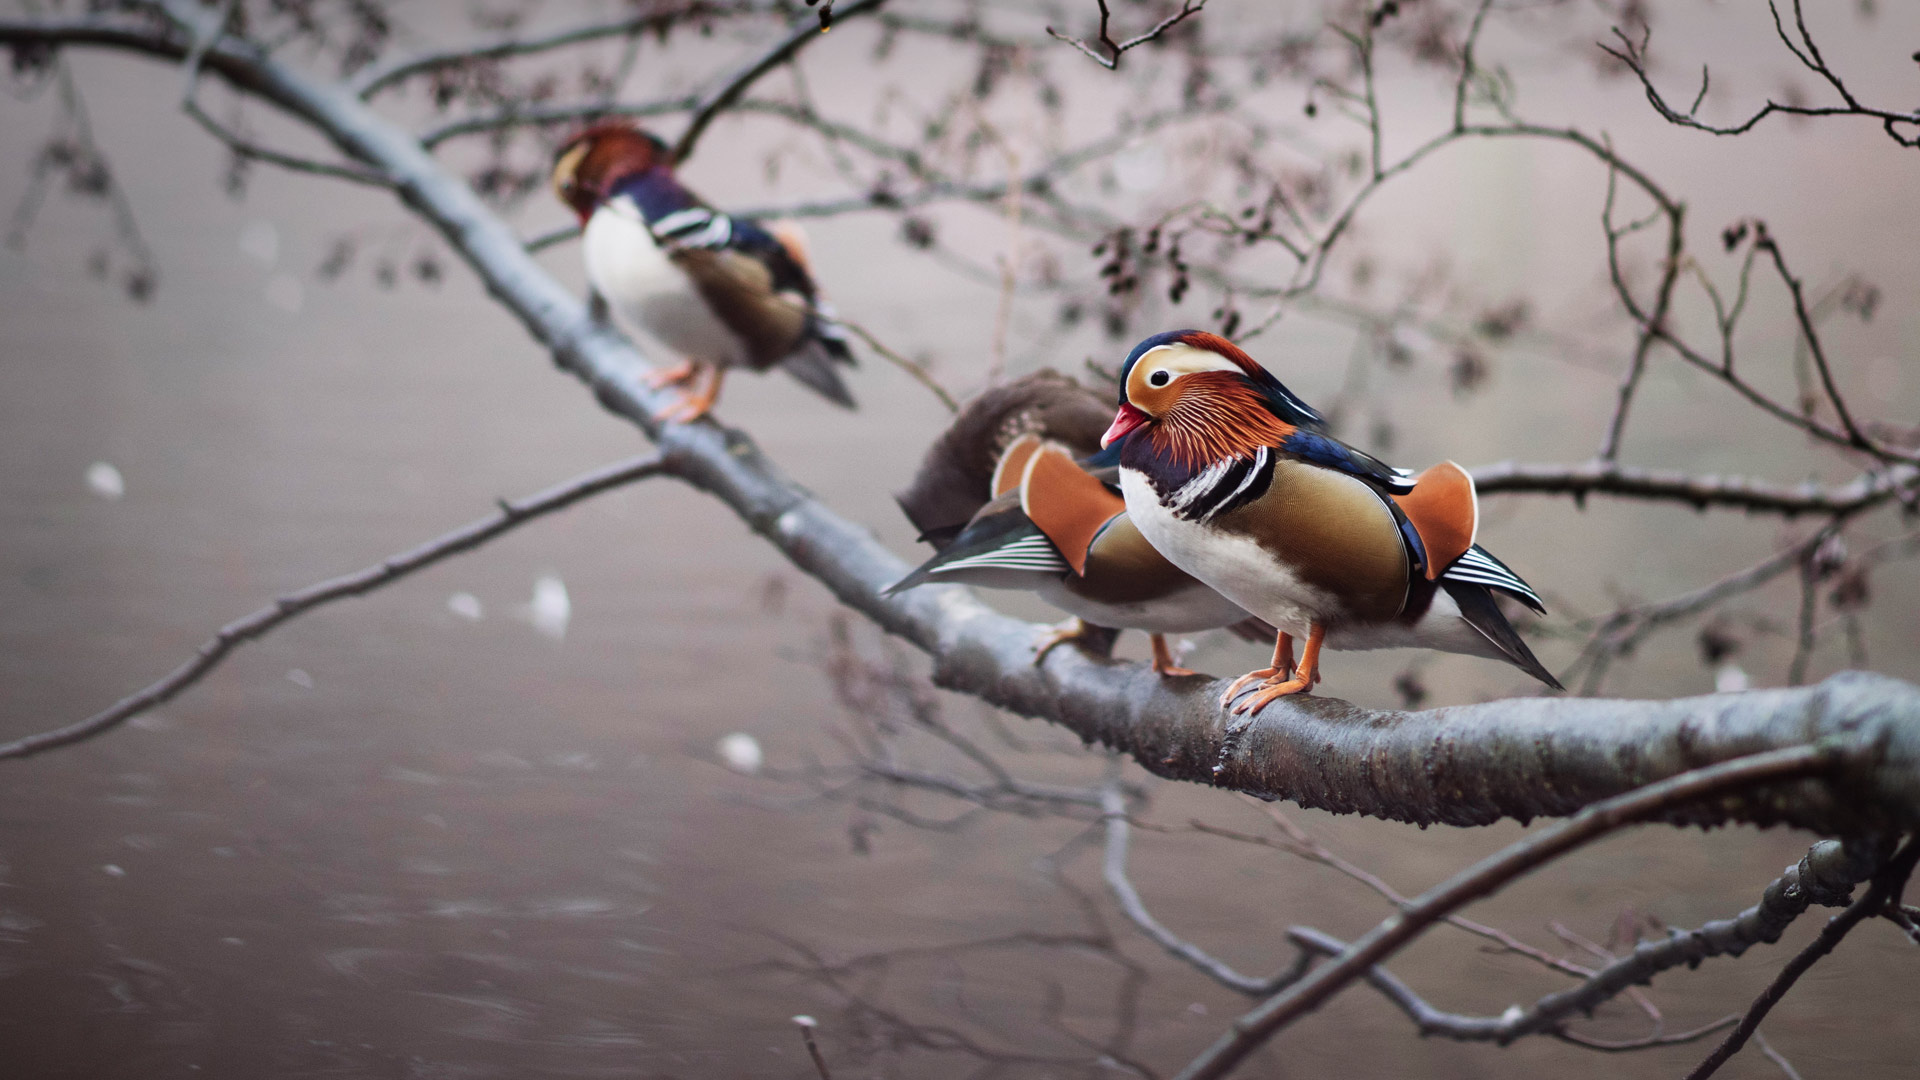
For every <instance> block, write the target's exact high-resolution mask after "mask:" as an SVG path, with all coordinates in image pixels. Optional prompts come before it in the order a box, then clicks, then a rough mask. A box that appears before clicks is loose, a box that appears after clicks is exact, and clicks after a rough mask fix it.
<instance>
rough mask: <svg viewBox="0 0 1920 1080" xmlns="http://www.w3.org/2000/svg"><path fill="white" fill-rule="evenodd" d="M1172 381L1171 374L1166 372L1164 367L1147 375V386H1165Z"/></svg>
mask: <svg viewBox="0 0 1920 1080" xmlns="http://www.w3.org/2000/svg"><path fill="white" fill-rule="evenodd" d="M1172 381H1173V376H1172V375H1169V374H1167V372H1166V369H1165V368H1162V369H1161V370H1159V371H1156V372H1154V373H1153V374H1151V375H1149V376H1147V385H1148V386H1165V385H1167V384H1168V383H1170V382H1172Z"/></svg>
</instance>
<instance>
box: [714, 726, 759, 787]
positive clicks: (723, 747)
mask: <svg viewBox="0 0 1920 1080" xmlns="http://www.w3.org/2000/svg"><path fill="white" fill-rule="evenodd" d="M713 749H714V752H715V753H717V754H719V755H720V760H721V761H722V762H724V763H725V764H726V766H727V768H729V769H732V770H733V771H734V772H737V773H745V774H746V775H748V776H752V775H753V774H754V773H757V772H759V771H760V766H761V765H762V764H763V763H764V762H765V761H766V760H767V756H766V754H765V753H763V752H761V750H760V740H759V739H756V738H754V737H753V736H751V735H749V734H747V733H746V732H744V731H736V732H734V733H733V734H731V735H722V736H720V741H719V742H717V743H714V744H713Z"/></svg>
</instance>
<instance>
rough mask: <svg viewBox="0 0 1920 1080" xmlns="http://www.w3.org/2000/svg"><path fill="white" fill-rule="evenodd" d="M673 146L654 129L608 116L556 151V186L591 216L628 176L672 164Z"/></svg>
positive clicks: (583, 215)
mask: <svg viewBox="0 0 1920 1080" xmlns="http://www.w3.org/2000/svg"><path fill="white" fill-rule="evenodd" d="M672 164H673V151H672V150H671V149H670V148H669V147H668V146H667V144H666V143H665V142H663V141H661V139H660V138H659V137H658V136H656V135H654V134H653V133H652V132H649V131H645V130H642V129H641V128H639V127H636V126H634V125H633V124H630V123H627V122H625V121H621V120H606V121H601V122H600V123H597V124H594V125H592V126H591V127H588V128H585V129H583V130H581V131H580V132H578V133H576V134H575V135H573V136H572V137H571V138H569V139H568V140H567V141H566V142H564V143H561V144H560V148H559V149H558V150H555V151H554V153H553V174H552V181H553V192H554V194H556V195H558V196H559V197H560V201H561V202H563V203H566V204H567V205H568V206H570V207H572V208H573V212H574V213H576V214H578V215H580V220H581V221H585V220H586V219H587V218H589V217H591V216H593V212H594V210H596V209H598V208H599V206H600V204H601V203H602V202H604V201H605V200H606V199H607V197H608V196H609V195H611V194H612V193H613V189H614V188H615V186H617V185H618V184H619V183H620V182H621V181H622V180H625V179H627V178H628V177H630V176H636V175H638V174H640V173H643V172H646V171H647V170H648V169H654V168H664V167H671V166H672Z"/></svg>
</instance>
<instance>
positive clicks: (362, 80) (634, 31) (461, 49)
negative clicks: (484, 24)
mask: <svg viewBox="0 0 1920 1080" xmlns="http://www.w3.org/2000/svg"><path fill="white" fill-rule="evenodd" d="M752 10H754V9H753V8H750V7H748V6H745V5H736V6H733V7H722V6H716V5H714V4H713V3H710V2H707V0H695V2H694V3H690V4H687V5H685V6H683V7H677V8H672V9H669V10H665V11H662V10H659V9H657V8H656V9H652V10H649V11H648V12H646V14H643V15H628V16H626V17H625V18H621V19H614V20H611V21H608V22H599V23H587V24H584V25H581V26H571V27H568V28H566V29H564V30H557V31H554V32H553V33H550V34H543V35H541V36H539V37H528V38H513V37H510V38H504V39H500V40H495V41H486V42H480V43H478V44H473V45H462V46H458V47H456V48H451V49H434V50H431V51H428V52H423V53H418V54H416V55H413V56H404V57H399V58H397V59H394V60H391V61H388V62H387V63H384V64H377V65H370V66H368V67H366V68H363V69H362V70H361V71H360V72H359V73H358V74H357V75H355V76H354V78H353V79H352V80H351V81H350V82H349V83H348V84H347V88H348V90H350V91H351V92H353V93H354V94H357V95H358V96H360V97H361V98H370V97H372V96H373V95H375V94H377V93H379V92H380V91H381V90H384V89H386V88H387V87H389V86H392V85H393V84H395V83H398V82H401V81H404V80H406V79H409V78H412V77H413V76H415V75H422V74H425V73H427V72H430V71H438V70H440V69H442V68H448V67H457V66H459V65H462V64H469V63H472V62H473V61H476V60H504V59H506V58H507V57H511V56H528V55H531V54H534V53H540V52H547V51H550V50H553V49H561V48H565V47H567V46H569V45H579V44H584V43H586V42H589V41H598V40H600V39H601V38H609V37H626V38H638V37H639V36H640V35H641V34H642V33H644V32H646V31H648V30H657V29H661V28H664V27H667V26H671V25H672V24H673V23H674V22H676V21H677V20H679V19H682V18H685V17H687V16H689V15H696V14H697V15H703V16H711V15H725V14H745V13H748V12H750V11H752Z"/></svg>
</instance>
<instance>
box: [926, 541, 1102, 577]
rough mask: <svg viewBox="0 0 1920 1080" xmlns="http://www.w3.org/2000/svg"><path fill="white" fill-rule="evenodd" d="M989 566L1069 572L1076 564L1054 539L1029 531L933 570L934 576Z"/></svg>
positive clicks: (1057, 572) (996, 568)
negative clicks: (1001, 544) (1005, 542)
mask: <svg viewBox="0 0 1920 1080" xmlns="http://www.w3.org/2000/svg"><path fill="white" fill-rule="evenodd" d="M987 569H995V570H1030V571H1034V572H1041V573H1055V574H1065V573H1069V572H1071V571H1072V570H1073V567H1071V566H1069V565H1068V564H1067V560H1065V559H1063V558H1061V557H1060V552H1059V550H1058V549H1056V548H1055V547H1054V546H1053V541H1051V540H1048V539H1047V538H1046V536H1044V535H1042V534H1040V533H1029V534H1028V535H1026V536H1023V537H1021V538H1020V539H1018V540H1015V541H1014V542H1013V543H1011V544H1007V545H1005V546H1003V547H997V548H994V549H992V550H990V551H983V552H981V553H979V554H978V555H969V556H967V557H966V558H964V559H955V560H953V561H952V562H950V563H943V564H942V565H941V566H940V567H939V568H938V569H936V570H934V571H933V576H934V577H939V576H940V575H942V574H950V573H953V572H954V571H957V570H987Z"/></svg>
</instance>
